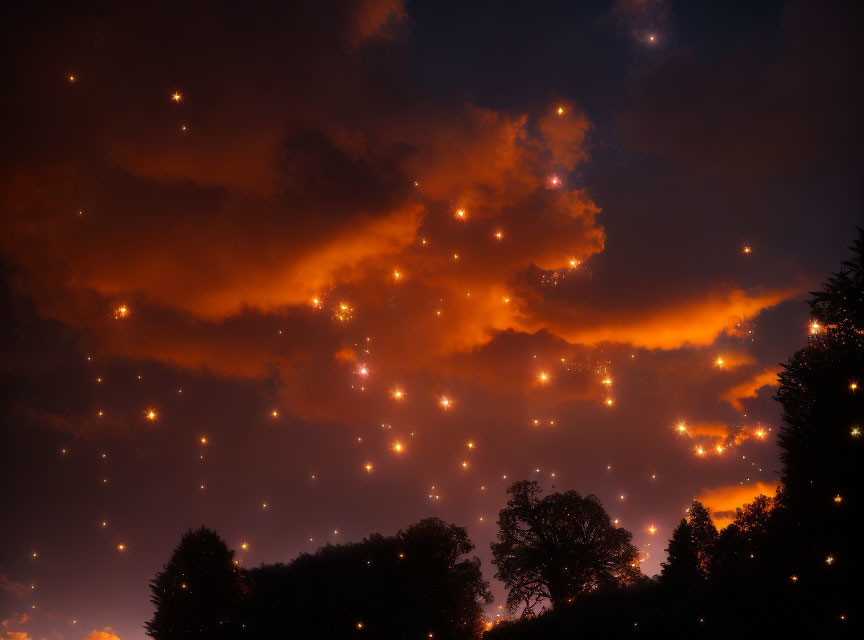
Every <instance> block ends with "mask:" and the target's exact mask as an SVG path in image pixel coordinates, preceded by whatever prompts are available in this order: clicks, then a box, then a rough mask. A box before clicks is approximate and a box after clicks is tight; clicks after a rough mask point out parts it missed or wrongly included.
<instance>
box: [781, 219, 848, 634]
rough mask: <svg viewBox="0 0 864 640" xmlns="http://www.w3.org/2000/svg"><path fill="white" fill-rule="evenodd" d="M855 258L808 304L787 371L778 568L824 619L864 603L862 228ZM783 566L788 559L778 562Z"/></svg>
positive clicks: (783, 387)
mask: <svg viewBox="0 0 864 640" xmlns="http://www.w3.org/2000/svg"><path fill="white" fill-rule="evenodd" d="M851 250H852V253H853V256H852V259H851V260H849V261H847V262H844V263H843V265H842V269H841V271H840V272H839V273H836V274H834V275H833V276H832V277H830V278H829V279H828V281H827V282H826V283H825V285H824V286H823V288H822V290H821V291H818V292H815V293H813V294H812V298H811V300H810V301H809V305H810V313H811V317H812V323H811V335H810V338H809V342H808V344H807V346H806V347H804V348H803V349H801V350H800V351H798V352H797V353H796V354H795V355H794V356H792V357H791V358H790V359H789V362H788V363H787V364H786V365H785V366H784V369H783V371H782V372H781V374H780V387H779V389H778V392H777V400H779V401H780V403H781V404H782V406H783V421H784V424H783V427H782V429H781V432H780V436H779V444H780V446H781V448H782V454H781V458H782V461H783V468H782V474H781V478H782V480H783V490H782V492H781V493H780V494H779V495H778V503H779V508H778V512H779V513H778V522H780V523H781V524H780V525H779V526H778V527H777V529H778V537H777V540H776V542H777V543H778V544H781V545H782V560H780V561H778V573H779V572H780V571H781V570H782V571H783V572H784V573H787V574H792V573H794V574H795V575H796V577H797V578H798V579H799V582H800V583H801V584H802V585H806V586H802V588H804V589H809V590H810V593H811V595H812V597H813V599H814V601H820V602H822V607H823V611H821V612H820V615H821V616H824V617H823V618H822V619H823V620H824V619H832V618H837V617H839V615H846V614H845V613H844V612H845V611H849V610H850V609H851V608H854V607H855V606H857V605H856V603H857V602H859V601H860V595H861V589H860V587H857V586H855V585H857V584H858V582H859V580H860V576H861V571H862V569H864V565H862V560H861V552H860V544H859V541H858V538H859V535H860V534H859V531H860V525H859V524H858V520H859V518H860V504H861V499H862V491H861V489H862V487H861V478H862V475H861V471H860V468H861V464H862V459H861V458H862V435H861V431H862V429H864V231H859V235H858V238H857V239H856V240H855V242H854V244H853V246H852V247H851ZM780 563H782V564H780Z"/></svg>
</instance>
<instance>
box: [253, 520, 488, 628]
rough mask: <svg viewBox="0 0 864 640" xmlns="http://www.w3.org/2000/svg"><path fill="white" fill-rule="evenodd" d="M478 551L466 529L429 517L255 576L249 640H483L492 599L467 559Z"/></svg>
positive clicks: (472, 561) (475, 562)
mask: <svg viewBox="0 0 864 640" xmlns="http://www.w3.org/2000/svg"><path fill="white" fill-rule="evenodd" d="M473 549H474V545H473V544H471V541H470V540H469V538H468V535H467V532H466V531H465V529H464V528H462V527H457V526H456V525H453V524H448V523H446V522H443V521H442V520H439V519H437V518H428V519H426V520H421V521H420V522H418V523H416V524H414V525H411V526H410V527H408V528H407V529H406V530H405V531H400V532H398V533H397V534H396V535H395V536H382V535H379V534H372V535H370V536H368V537H367V538H365V539H364V540H363V541H362V542H359V543H351V544H345V545H328V546H326V547H323V548H321V549H319V550H318V551H317V552H316V553H315V554H303V555H301V556H299V557H298V558H296V559H295V560H294V561H293V562H291V563H290V564H288V565H282V564H279V565H270V566H262V567H260V568H258V569H253V570H251V571H250V584H251V590H252V594H251V597H250V598H249V603H248V607H247V609H246V615H245V619H246V620H247V621H248V627H247V628H248V632H247V634H246V636H245V637H247V638H250V639H255V640H258V639H261V640H265V639H266V640H272V639H273V638H303V639H304V640H316V639H321V640H324V639H327V640H337V639H339V638H355V637H357V633H358V632H360V631H362V632H363V633H364V634H365V637H370V638H376V639H381V640H386V639H392V640H398V639H401V638H425V637H428V634H430V633H431V634H433V637H435V638H453V639H454V640H469V639H471V640H473V639H476V638H478V637H479V636H480V634H481V632H482V628H483V609H482V605H483V604H486V603H488V602H491V600H492V595H491V593H490V592H489V588H488V587H489V584H488V583H487V582H485V581H484V580H483V576H482V574H481V572H480V560H479V559H477V558H470V559H462V560H460V558H462V557H463V556H465V555H466V554H468V553H470V552H471V551H472V550H473Z"/></svg>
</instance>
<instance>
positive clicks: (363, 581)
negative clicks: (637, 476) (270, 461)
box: [146, 233, 864, 640]
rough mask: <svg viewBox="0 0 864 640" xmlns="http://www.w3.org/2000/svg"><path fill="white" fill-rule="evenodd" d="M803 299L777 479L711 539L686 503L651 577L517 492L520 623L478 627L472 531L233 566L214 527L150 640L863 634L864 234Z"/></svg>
mask: <svg viewBox="0 0 864 640" xmlns="http://www.w3.org/2000/svg"><path fill="white" fill-rule="evenodd" d="M852 250H853V252H854V257H853V259H852V260H851V261H849V262H845V263H843V269H842V270H841V271H840V272H839V273H837V274H835V275H834V276H832V277H831V278H830V279H829V280H828V281H827V283H826V284H825V286H824V288H823V290H822V291H820V292H818V293H814V294H813V296H812V299H811V301H810V303H809V304H810V310H811V316H812V318H813V324H812V325H811V336H810V339H809V342H808V344H807V346H806V347H804V348H803V349H801V350H800V351H799V352H797V353H796V354H795V355H794V356H792V358H790V360H789V362H788V363H787V364H786V365H784V368H783V371H782V373H781V374H780V387H779V390H778V392H777V397H776V399H777V400H778V401H779V402H780V404H781V406H782V410H783V426H782V428H781V433H780V436H779V445H780V447H781V450H782V462H783V468H782V473H781V487H780V489H779V490H778V492H777V495H776V496H759V497H757V498H756V499H755V500H754V501H753V502H752V503H750V504H749V505H745V506H744V507H742V508H740V509H738V510H737V512H736V517H735V519H734V522H733V523H732V524H730V525H729V526H727V527H725V528H724V529H723V530H722V531H718V530H717V528H716V527H715V524H714V522H713V520H712V517H711V514H710V512H709V510H708V509H707V508H706V507H705V506H704V505H702V504H701V503H699V502H694V503H693V504H692V505H691V507H690V508H689V509H688V512H687V514H686V517H685V518H683V519H682V520H681V522H680V523H679V524H678V525H677V526H676V527H675V529H674V531H673V533H672V537H671V539H670V540H669V545H668V547H667V549H666V551H667V553H668V557H667V560H666V562H665V563H663V569H662V572H661V575H660V576H655V577H654V578H651V579H649V578H646V577H645V576H644V575H642V573H641V571H640V569H639V561H638V553H637V549H636V548H635V547H634V546H633V545H632V543H631V537H632V536H631V534H630V532H628V531H627V530H626V529H623V528H619V527H617V526H615V525H614V523H613V522H612V521H611V519H610V517H609V514H608V513H607V512H606V511H605V509H603V506H602V504H601V503H600V501H599V500H598V499H597V498H596V497H595V496H592V495H588V496H582V495H581V494H579V493H578V492H576V491H567V492H564V493H552V494H549V495H546V496H543V497H541V491H540V488H539V487H538V485H537V484H536V483H534V482H527V481H522V482H516V483H514V484H513V485H512V486H511V487H510V488H509V489H508V494H509V499H508V502H507V506H506V507H505V508H504V509H502V510H501V512H500V514H499V518H498V537H497V541H496V542H494V543H493V544H492V554H493V564H494V565H495V567H496V573H495V577H496V578H497V579H499V580H501V581H502V582H503V583H504V585H505V587H506V588H507V590H508V597H507V608H508V610H509V612H510V613H511V614H513V615H519V616H520V619H518V620H515V621H505V622H502V623H501V624H497V625H495V626H494V628H491V629H488V630H486V629H485V627H486V624H487V623H486V622H485V620H484V615H483V607H484V605H486V604H488V603H489V602H490V601H491V594H490V592H489V584H488V583H487V582H485V581H484V580H483V576H482V573H481V571H480V561H479V560H478V559H477V558H476V557H472V558H467V557H466V556H467V555H468V554H470V553H471V551H473V549H474V546H473V544H472V543H471V541H470V540H469V539H468V536H467V534H466V532H465V529H464V528H461V527H457V526H456V525H453V524H448V523H445V522H443V521H441V520H438V519H435V518H431V519H426V520H422V521H421V522H419V523H417V524H415V525H412V526H410V527H408V528H407V529H406V530H405V531H400V532H398V533H397V534H396V535H394V536H381V535H378V534H374V535H371V536H369V537H368V538H366V539H364V540H363V541H362V542H359V543H352V544H345V545H338V546H327V547H324V548H322V549H319V550H318V551H317V552H316V553H315V554H311V555H310V554H303V555H301V556H299V557H298V558H296V559H295V560H294V561H292V562H291V563H290V564H287V565H284V564H274V565H263V566H261V567H259V568H254V569H248V570H247V569H243V568H241V567H239V566H238V565H237V563H236V562H235V560H234V553H233V551H231V550H229V549H228V547H227V546H226V545H225V542H224V541H223V540H222V539H221V538H219V536H218V535H216V534H215V533H214V532H212V531H209V530H207V529H204V528H201V529H199V530H197V531H190V532H188V533H187V534H186V535H185V536H183V538H182V540H181V542H180V544H179V545H178V547H177V548H176V549H175V550H174V553H173V555H172V557H171V559H170V561H169V562H168V564H166V565H165V568H164V570H163V571H161V572H160V573H159V574H158V575H157V576H156V578H155V579H154V580H153V581H152V584H151V590H152V594H153V597H152V600H153V604H154V605H155V607H156V611H155V613H154V615H153V618H152V619H151V620H150V622H148V623H147V625H146V627H147V633H148V635H150V636H152V637H153V638H155V639H156V640H180V639H183V640H192V639H202V640H203V639H205V638H206V639H208V640H222V639H232V638H251V639H255V640H257V639H262V640H263V639H265V638H266V639H267V640H272V639H274V638H286V639H303V640H316V639H322V640H323V639H325V638H326V639H332V640H338V639H341V638H359V637H366V638H376V639H382V640H386V639H394V640H396V639H398V640H404V639H411V638H439V639H453V640H462V639H465V640H468V639H472V638H478V637H479V636H480V635H482V634H484V633H485V634H486V635H485V636H484V637H486V638H488V639H489V640H520V639H528V638H531V639H534V638H544V639H546V640H557V639H561V640H563V639H565V638H567V639H568V640H569V639H571V638H575V637H591V635H590V634H596V635H597V636H601V637H604V638H615V637H625V636H626V637H631V636H633V634H634V633H636V634H642V635H645V634H648V635H649V637H650V636H653V635H659V634H663V635H664V636H667V637H684V636H689V635H698V636H700V637H720V636H727V635H728V636H734V637H744V638H750V637H760V638H774V637H779V636H783V635H786V636H790V637H818V638H823V637H824V638H828V637H838V636H843V635H853V634H855V633H859V632H860V630H861V626H862V625H861V613H860V611H861V597H862V587H861V580H862V576H864V574H862V562H864V554H862V549H861V544H860V542H859V538H860V535H861V524H860V521H861V515H862V514H861V508H860V504H861V503H860V500H861V468H862V464H861V448H862V436H861V430H862V428H864V387H862V388H859V385H864V233H859V237H858V239H857V240H856V242H855V244H854V246H853V247H852Z"/></svg>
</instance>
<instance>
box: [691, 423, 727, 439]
mask: <svg viewBox="0 0 864 640" xmlns="http://www.w3.org/2000/svg"><path fill="white" fill-rule="evenodd" d="M730 432H731V431H730V429H729V425H727V424H726V423H725V422H711V421H706V422H697V423H696V424H694V425H689V424H688V425H687V433H688V434H690V435H691V436H706V437H709V438H723V439H724V440H725V439H726V438H728V437H729V434H730Z"/></svg>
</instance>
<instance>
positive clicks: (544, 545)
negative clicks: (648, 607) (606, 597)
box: [492, 480, 642, 616]
mask: <svg viewBox="0 0 864 640" xmlns="http://www.w3.org/2000/svg"><path fill="white" fill-rule="evenodd" d="M507 493H509V494H510V499H509V500H508V501H507V507H506V508H504V509H502V510H501V512H500V514H499V517H498V527H499V530H498V542H495V543H492V554H493V556H494V559H493V561H492V563H493V564H494V565H496V566H497V568H498V572H497V573H496V574H495V577H496V578H498V579H499V580H502V581H503V582H504V585H505V586H506V587H507V589H508V590H509V593H508V595H507V607H508V609H509V610H510V611H511V612H514V611H516V610H517V609H518V608H519V607H520V606H524V610H523V613H522V615H523V616H524V615H532V614H533V612H534V608H535V607H536V606H537V605H538V604H539V603H540V602H541V601H542V600H544V599H549V600H550V601H551V603H552V606H553V607H555V606H557V605H559V604H561V603H563V602H566V601H568V600H571V599H572V598H574V597H575V596H578V595H580V594H583V593H587V592H590V591H595V590H598V589H601V588H603V587H610V586H619V585H626V584H632V583H634V582H636V581H637V580H638V579H639V578H640V577H641V576H642V574H641V571H640V570H639V563H638V559H637V550H636V548H635V547H634V546H633V545H632V544H631V543H630V540H631V538H632V535H631V534H630V532H629V531H627V530H626V529H621V528H616V527H615V526H613V524H612V521H611V520H610V518H609V514H608V513H606V511H605V509H603V505H602V504H601V503H600V500H598V499H597V497H596V496H593V495H589V496H585V497H583V496H581V495H580V494H579V493H578V492H576V491H567V492H565V493H552V494H550V495H548V496H546V497H545V498H543V499H540V498H538V495H539V494H540V493H541V490H540V487H539V486H538V485H537V483H536V482H529V481H527V480H523V481H521V482H516V483H514V484H513V485H512V486H511V487H510V488H509V489H508V490H507Z"/></svg>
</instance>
